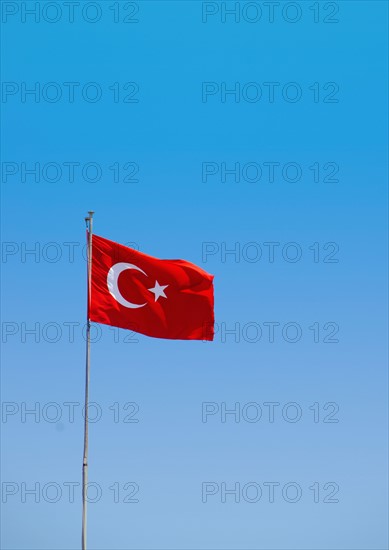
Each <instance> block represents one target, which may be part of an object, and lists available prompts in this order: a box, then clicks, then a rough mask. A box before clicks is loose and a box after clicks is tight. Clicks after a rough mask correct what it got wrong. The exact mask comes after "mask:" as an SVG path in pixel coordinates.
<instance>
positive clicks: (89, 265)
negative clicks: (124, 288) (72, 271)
mask: <svg viewBox="0 0 389 550" xmlns="http://www.w3.org/2000/svg"><path fill="white" fill-rule="evenodd" d="M88 214H89V217H87V218H85V221H86V222H87V227H88V255H87V257H88V261H87V270H88V271H87V272H88V298H87V300H88V302H87V314H86V317H87V319H86V323H87V332H86V369H85V412H84V456H83V460H82V550H86V531H87V523H86V518H87V514H86V512H87V510H86V504H87V503H86V490H87V484H88V402H89V371H90V321H89V304H90V297H91V285H92V230H93V214H94V212H92V211H90V212H88Z"/></svg>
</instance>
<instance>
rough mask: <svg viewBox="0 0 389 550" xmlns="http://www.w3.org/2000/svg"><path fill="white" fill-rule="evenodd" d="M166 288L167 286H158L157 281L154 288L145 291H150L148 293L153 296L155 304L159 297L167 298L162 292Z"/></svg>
mask: <svg viewBox="0 0 389 550" xmlns="http://www.w3.org/2000/svg"><path fill="white" fill-rule="evenodd" d="M168 286H169V285H160V284H159V282H158V281H155V287H154V288H148V289H147V290H150V292H152V293H153V294H154V297H155V302H156V301H157V300H158V298H159V297H160V296H162V297H163V298H167V296H166V294H165V293H164V290H165V288H167V287H168Z"/></svg>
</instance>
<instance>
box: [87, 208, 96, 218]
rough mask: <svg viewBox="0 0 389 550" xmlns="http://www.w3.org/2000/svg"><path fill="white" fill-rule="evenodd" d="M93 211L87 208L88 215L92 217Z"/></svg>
mask: <svg viewBox="0 0 389 550" xmlns="http://www.w3.org/2000/svg"><path fill="white" fill-rule="evenodd" d="M94 213H95V212H94V210H89V212H88V214H89V217H90V218H92V217H93V214H94Z"/></svg>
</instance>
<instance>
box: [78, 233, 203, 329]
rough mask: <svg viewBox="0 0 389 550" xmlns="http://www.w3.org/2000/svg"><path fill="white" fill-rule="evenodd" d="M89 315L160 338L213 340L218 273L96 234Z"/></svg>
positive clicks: (99, 320)
mask: <svg viewBox="0 0 389 550" xmlns="http://www.w3.org/2000/svg"><path fill="white" fill-rule="evenodd" d="M89 319H90V320H91V321H94V322H97V323H104V324H106V325H112V326H115V327H120V328H126V329H130V330H133V331H135V332H140V333H141V334H146V335H147V336H154V337H155V338H172V339H180V340H213V335H214V312H213V275H209V274H208V273H206V272H205V271H204V270H202V269H201V268H200V267H197V266H196V265H194V264H191V263H189V262H186V261H184V260H159V259H158V258H153V257H152V256H147V255H146V254H142V253H141V252H138V251H137V250H133V249H132V248H128V247H126V246H123V245H121V244H117V243H115V242H112V241H109V240H107V239H103V238H102V237H98V236H97V235H93V237H92V287H91V297H90V304H89Z"/></svg>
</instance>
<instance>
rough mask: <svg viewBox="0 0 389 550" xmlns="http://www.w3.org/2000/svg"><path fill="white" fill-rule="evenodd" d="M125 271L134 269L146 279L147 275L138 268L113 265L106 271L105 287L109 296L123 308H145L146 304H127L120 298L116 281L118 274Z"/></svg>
mask: <svg viewBox="0 0 389 550" xmlns="http://www.w3.org/2000/svg"><path fill="white" fill-rule="evenodd" d="M126 269H136V270H137V271H140V272H141V273H143V275H146V277H147V273H145V272H144V271H143V270H142V269H141V268H140V267H138V266H136V265H134V264H127V263H125V262H119V263H117V264H115V265H113V266H112V267H111V269H110V270H109V271H108V276H107V286H108V290H109V292H110V294H111V295H112V296H113V297H114V298H115V300H116V301H117V302H119V304H121V305H122V306H124V307H130V308H132V309H134V308H138V307H143V306H146V305H147V303H145V304H133V303H132V302H129V301H128V300H126V299H125V298H124V297H123V296H122V294H121V292H120V290H119V287H118V279H119V275H120V273H121V272H122V271H125V270H126Z"/></svg>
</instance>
